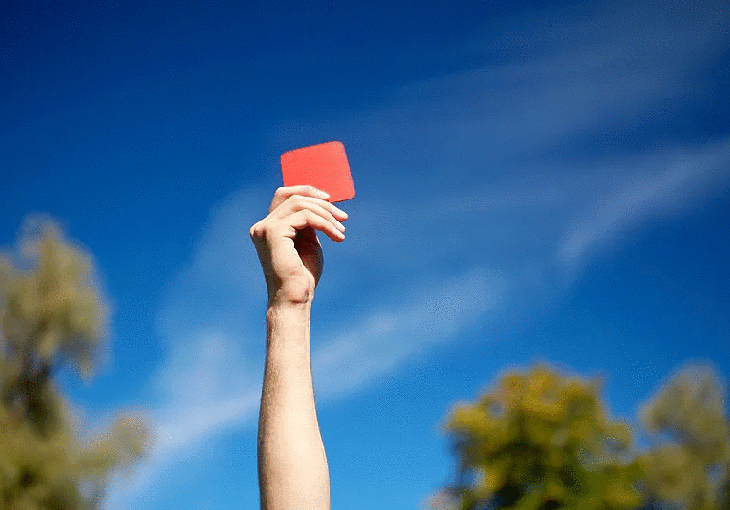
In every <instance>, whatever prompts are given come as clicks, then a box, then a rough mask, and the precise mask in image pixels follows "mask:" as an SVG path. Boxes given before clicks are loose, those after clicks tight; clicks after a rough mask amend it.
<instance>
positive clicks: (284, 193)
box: [269, 185, 330, 214]
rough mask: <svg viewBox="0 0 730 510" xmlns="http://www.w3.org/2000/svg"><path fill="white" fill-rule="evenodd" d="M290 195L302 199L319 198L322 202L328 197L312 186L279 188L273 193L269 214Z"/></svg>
mask: <svg viewBox="0 0 730 510" xmlns="http://www.w3.org/2000/svg"><path fill="white" fill-rule="evenodd" d="M292 195H301V196H303V197H312V198H321V199H323V200H327V199H328V198H329V197H330V196H329V194H328V193H325V192H324V191H322V190H319V189H317V188H315V187H314V186H309V185H300V186H289V187H288V188H285V187H281V188H278V189H277V190H276V192H275V193H274V199H273V200H272V201H271V205H270V206H269V214H271V211H273V210H274V209H276V208H277V207H279V206H280V205H281V204H282V202H284V200H286V199H287V198H289V197H291V196H292Z"/></svg>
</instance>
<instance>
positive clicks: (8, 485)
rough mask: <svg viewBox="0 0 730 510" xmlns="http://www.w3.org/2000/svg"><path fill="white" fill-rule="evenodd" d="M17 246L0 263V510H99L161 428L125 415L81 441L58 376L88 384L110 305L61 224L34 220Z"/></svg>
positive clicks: (90, 266)
mask: <svg viewBox="0 0 730 510" xmlns="http://www.w3.org/2000/svg"><path fill="white" fill-rule="evenodd" d="M18 244H19V247H20V249H19V254H8V255H5V256H2V257H0V397H1V398H0V510H3V509H13V510H41V509H43V510H76V509H78V510H82V509H84V510H86V509H92V508H97V507H98V505H99V503H100V502H101V501H102V499H103V496H104V491H105V485H106V484H107V481H108V476H109V475H110V474H111V470H112V469H114V468H116V467H118V466H119V467H122V468H129V467H131V465H132V464H133V463H134V462H135V461H137V460H139V459H141V458H142V457H143V456H144V455H145V454H146V453H147V452H148V450H149V448H150V447H151V445H152V442H153V438H152V434H151V430H152V428H151V426H150V423H149V421H148V420H147V419H145V418H144V417H143V416H142V415H140V414H135V413H132V412H120V413H118V415H117V416H116V417H115V419H114V420H113V422H112V423H111V424H110V425H109V426H108V428H107V429H106V430H105V431H103V432H102V433H100V434H98V435H96V436H95V437H92V438H91V439H90V440H88V441H85V442H83V443H82V442H81V440H80V439H79V435H78V429H79V425H80V422H79V419H78V417H77V415H76V414H75V413H74V412H73V409H72V407H71V405H70V402H69V401H68V400H67V399H66V398H65V397H64V396H63V395H62V394H61V393H60V392H59V390H58V389H57V387H56V385H55V384H54V380H53V376H54V374H55V373H56V372H57V371H58V369H59V368H61V367H62V366H64V365H68V366H69V367H71V368H72V370H74V371H75V372H76V373H77V374H78V375H79V376H80V377H81V379H82V381H84V383H85V384H87V385H88V383H89V382H90V380H91V379H92V378H93V375H94V371H95V369H98V365H99V363H100V359H99V358H100V356H99V353H103V352H104V347H105V344H104V342H105V341H106V340H107V339H108V335H107V334H106V333H107V326H108V316H109V312H108V306H107V304H106V301H105V299H104V298H103V296H102V293H101V292H100V290H99V285H98V284H97V282H96V280H95V276H96V271H95V268H94V266H93V263H92V259H91V257H90V256H89V255H88V254H87V253H85V252H84V251H83V250H81V249H80V248H77V247H74V246H73V245H72V243H70V242H69V241H68V240H66V239H65V238H64V236H63V235H62V233H61V231H60V229H59V228H58V227H56V226H55V225H54V224H53V223H52V222H49V221H44V220H33V219H31V220H29V221H27V222H26V223H25V225H24V228H23V229H22V234H21V236H20V239H19V241H18ZM82 487H83V488H85V489H86V490H82Z"/></svg>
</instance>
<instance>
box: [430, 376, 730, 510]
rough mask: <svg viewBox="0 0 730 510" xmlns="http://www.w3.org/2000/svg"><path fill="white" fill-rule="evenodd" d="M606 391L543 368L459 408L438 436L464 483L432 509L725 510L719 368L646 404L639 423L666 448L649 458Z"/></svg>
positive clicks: (727, 475) (728, 445)
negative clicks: (655, 505)
mask: <svg viewBox="0 0 730 510" xmlns="http://www.w3.org/2000/svg"><path fill="white" fill-rule="evenodd" d="M600 386H601V385H600V381H598V380H594V381H585V380H582V379H580V378H576V377H570V376H565V375H562V374H560V373H558V372H557V371H556V370H554V369H552V368H550V367H548V366H546V365H539V366H536V367H533V368H532V369H531V370H529V371H524V372H520V371H515V372H510V373H506V374H503V376H502V377H501V378H500V379H499V381H498V382H497V383H496V385H494V386H493V387H491V388H489V389H488V390H487V391H485V392H484V393H483V394H482V395H481V396H480V397H479V398H478V399H477V400H476V401H475V402H473V403H470V402H463V401H462V402H459V403H457V404H456V405H455V406H453V407H452V409H451V412H450V413H448V415H447V418H446V420H445V422H444V423H443V424H442V426H441V432H442V433H446V434H448V435H450V436H451V437H452V439H453V451H454V452H455V453H456V454H457V456H458V457H459V461H460V462H459V466H460V473H459V476H458V483H456V484H454V485H451V486H448V487H447V488H445V489H444V490H443V491H441V492H440V493H439V494H438V495H437V497H436V498H434V499H433V500H432V501H433V502H434V504H435V503H436V502H438V505H436V506H432V508H451V509H459V510H475V509H478V508H486V507H489V508H515V509H525V510H555V509H557V508H560V507H565V508H571V509H585V510H599V509H601V510H605V509H617V510H619V509H625V510H628V509H634V508H640V507H641V506H642V505H645V504H648V503H650V502H662V501H663V502H665V503H670V504H674V505H676V506H677V508H680V509H682V510H728V495H727V491H728V489H730V472H729V471H728V466H729V465H730V429H729V427H728V418H727V414H726V412H727V411H726V408H725V397H724V393H723V389H722V385H721V384H720V381H719V380H718V378H717V377H716V375H715V373H714V372H713V370H712V369H710V368H708V367H707V366H697V365H688V366H687V367H685V368H684V369H683V370H681V371H680V372H679V373H678V374H677V375H676V376H675V377H673V378H672V379H670V381H669V382H668V383H667V384H666V385H665V387H664V388H662V389H661V391H660V392H659V393H658V394H657V395H656V397H654V398H653V399H651V401H650V402H648V403H646V404H644V405H643V407H642V411H641V419H642V423H643V424H644V426H645V427H646V429H647V430H648V431H649V432H650V433H656V434H660V433H661V434H662V437H664V438H665V439H664V441H663V442H658V443H657V444H656V445H654V446H653V447H652V448H651V449H650V450H649V451H646V452H642V453H639V452H636V451H635V450H634V437H633V435H634V431H632V429H631V427H630V426H629V424H628V423H627V422H626V421H622V420H612V419H610V418H609V417H608V415H607V413H606V411H605V409H604V405H603V402H602V400H601V397H600ZM667 437H668V438H670V441H669V442H667V439H666V438H667ZM712 472H714V473H715V474H716V475H718V476H711V473H712ZM723 505H724V506H723Z"/></svg>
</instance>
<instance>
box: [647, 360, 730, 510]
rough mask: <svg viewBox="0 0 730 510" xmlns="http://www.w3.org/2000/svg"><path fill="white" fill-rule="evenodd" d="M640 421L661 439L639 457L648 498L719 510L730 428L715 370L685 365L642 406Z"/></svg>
mask: <svg viewBox="0 0 730 510" xmlns="http://www.w3.org/2000/svg"><path fill="white" fill-rule="evenodd" d="M641 422H642V425H643V426H644V428H645V429H646V430H647V431H648V432H649V433H650V434H652V435H654V436H657V437H658V438H659V440H660V442H658V444H657V445H656V446H654V447H653V448H652V449H650V450H649V451H648V452H647V453H645V454H642V455H641V456H640V463H641V467H642V471H643V473H644V478H643V484H642V485H643V487H644V492H645V494H646V498H647V499H648V501H649V502H657V501H661V502H666V503H669V504H670V505H673V506H677V507H679V508H682V509H686V510H717V509H719V508H720V505H721V504H723V501H722V499H723V493H725V492H726V490H727V489H726V487H727V485H726V484H727V477H728V462H729V461H730V428H729V426H728V419H727V416H726V409H725V395H724V390H723V386H722V384H721V382H720V380H719V378H718V377H717V375H716V374H715V372H714V370H713V369H712V368H711V367H710V366H708V365H698V364H687V365H685V367H683V368H682V369H681V370H680V371H679V372H678V373H677V374H675V375H674V376H673V377H672V378H671V379H670V380H669V381H668V382H667V383H666V384H665V385H664V387H663V388H662V389H661V390H660V391H659V392H658V394H657V395H656V396H655V397H654V398H652V399H651V400H650V401H649V402H647V403H645V404H644V405H643V406H642V409H641ZM723 482H724V483H723ZM723 485H725V487H723ZM725 504H727V503H725Z"/></svg>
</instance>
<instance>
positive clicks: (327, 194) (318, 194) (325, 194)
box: [317, 189, 330, 199]
mask: <svg viewBox="0 0 730 510" xmlns="http://www.w3.org/2000/svg"><path fill="white" fill-rule="evenodd" d="M317 196H318V197H320V198H325V199H327V198H329V197H330V195H329V193H327V192H325V191H322V190H321V189H318V190H317Z"/></svg>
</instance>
